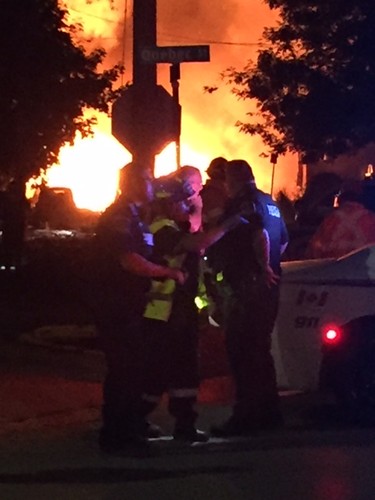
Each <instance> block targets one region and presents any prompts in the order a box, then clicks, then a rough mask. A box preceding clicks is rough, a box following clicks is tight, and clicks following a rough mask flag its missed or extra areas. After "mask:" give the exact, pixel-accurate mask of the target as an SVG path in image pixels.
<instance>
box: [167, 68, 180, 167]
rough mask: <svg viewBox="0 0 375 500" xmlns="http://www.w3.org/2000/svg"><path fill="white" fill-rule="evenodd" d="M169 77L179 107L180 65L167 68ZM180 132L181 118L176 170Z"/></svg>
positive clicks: (178, 138)
mask: <svg viewBox="0 0 375 500" xmlns="http://www.w3.org/2000/svg"><path fill="white" fill-rule="evenodd" d="M169 76H170V82H171V85H172V96H173V99H174V100H175V101H176V104H177V105H178V106H179V104H180V93H179V87H180V83H179V79H180V76H181V75H180V65H179V64H172V65H171V66H170V68H169ZM180 130H181V117H179V123H178V136H177V139H176V165H177V168H180V167H181V141H180Z"/></svg>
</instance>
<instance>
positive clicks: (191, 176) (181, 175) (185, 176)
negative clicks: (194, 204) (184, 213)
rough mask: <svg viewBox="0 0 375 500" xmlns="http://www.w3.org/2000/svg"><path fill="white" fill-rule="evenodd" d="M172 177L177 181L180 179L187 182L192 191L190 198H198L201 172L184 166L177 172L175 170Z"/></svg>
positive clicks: (201, 185)
mask: <svg viewBox="0 0 375 500" xmlns="http://www.w3.org/2000/svg"><path fill="white" fill-rule="evenodd" d="M174 176H175V177H176V178H177V179H181V180H182V181H185V182H188V183H189V184H190V186H191V187H192V188H193V191H194V193H193V195H192V196H191V198H195V197H196V196H199V193H200V192H201V191H202V188H203V180H202V174H201V171H200V170H199V169H198V168H196V167H192V166H190V165H184V166H183V167H180V168H179V169H178V170H176V172H174Z"/></svg>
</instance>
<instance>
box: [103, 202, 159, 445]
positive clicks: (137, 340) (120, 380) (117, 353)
mask: <svg viewBox="0 0 375 500" xmlns="http://www.w3.org/2000/svg"><path fill="white" fill-rule="evenodd" d="M96 244H97V252H98V255H99V256H100V257H99V262H98V267H97V270H96V273H95V274H96V276H97V279H96V289H97V294H96V295H97V297H96V310H95V314H96V324H97V329H98V332H99V335H100V341H101V345H102V348H103V351H104V353H105V356H106V362H107V375H106V379H105V382H104V388H103V415H102V417H103V429H102V432H101V440H102V442H104V443H109V444H110V443H112V442H113V443H114V444H120V443H121V442H123V441H126V440H127V439H129V438H131V437H132V436H134V435H135V434H137V432H138V430H139V429H138V427H139V425H140V424H141V422H140V421H139V410H140V398H141V393H142V386H141V384H142V375H143V373H142V372H143V354H144V339H143V332H142V328H141V321H142V313H143V310H144V306H145V302H146V292H147V290H148V289H149V286H150V280H149V279H148V278H143V277H140V276H137V275H135V274H131V273H129V272H127V271H125V270H124V269H123V268H122V267H121V265H120V262H119V257H120V255H122V254H124V253H126V252H134V253H137V254H140V255H141V256H143V257H145V258H148V257H149V256H150V255H151V250H152V235H151V234H150V231H149V229H148V226H147V225H145V224H144V222H142V219H141V217H140V214H139V210H138V208H137V207H136V205H134V204H131V203H128V202H127V201H126V199H125V198H124V197H121V198H120V199H119V200H118V201H117V202H115V203H114V204H113V205H111V206H110V207H109V208H108V209H107V210H106V211H105V212H104V214H103V215H102V217H101V219H100V221H99V224H98V228H97V235H96Z"/></svg>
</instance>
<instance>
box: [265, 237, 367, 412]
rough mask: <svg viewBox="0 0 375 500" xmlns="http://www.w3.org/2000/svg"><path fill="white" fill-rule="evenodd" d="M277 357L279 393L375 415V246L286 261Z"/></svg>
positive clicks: (275, 349) (275, 334)
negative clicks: (327, 395)
mask: <svg viewBox="0 0 375 500" xmlns="http://www.w3.org/2000/svg"><path fill="white" fill-rule="evenodd" d="M282 268H283V274H282V279H281V285H280V306H279V314H278V317H277V321H276V325H275V329H274V331H273V339H272V352H273V356H274V360H275V365H276V372H277V379H278V384H279V387H280V389H286V390H297V391H316V390H318V389H328V390H329V391H330V392H331V393H333V394H334V395H335V396H336V398H337V399H338V401H339V402H340V403H342V404H344V405H346V406H347V407H348V408H351V409H354V410H361V411H362V410H363V409H373V410H375V245H369V246H366V247H363V248H361V249H359V250H357V251H354V252H351V253H350V254H347V255H345V256H344V257H341V258H339V259H317V260H305V261H294V262H284V263H283V264H282Z"/></svg>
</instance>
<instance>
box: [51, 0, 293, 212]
mask: <svg viewBox="0 0 375 500" xmlns="http://www.w3.org/2000/svg"><path fill="white" fill-rule="evenodd" d="M66 3H67V7H68V9H69V15H70V21H71V22H74V23H76V22H79V23H81V24H82V26H83V29H84V31H83V36H84V39H80V40H79V41H80V43H82V44H84V46H85V47H87V49H88V50H92V49H93V48H95V47H97V46H101V47H104V48H105V49H106V51H107V54H108V55H107V60H106V64H107V65H108V66H111V65H113V64H115V63H118V62H121V63H124V65H125V74H124V76H123V81H122V82H119V84H120V83H121V84H125V83H126V82H128V81H131V79H132V75H131V68H132V62H131V59H132V5H131V4H132V2H130V1H128V0H115V1H114V2H112V7H111V2H110V1H109V0H96V1H94V2H92V3H87V2H86V0H66ZM157 10H158V45H201V44H207V45H210V49H211V62H209V63H186V64H182V65H181V80H180V103H181V105H182V132H181V164H189V165H194V166H196V167H198V168H199V169H201V171H202V172H204V171H205V169H206V168H207V166H208V164H209V162H210V160H211V159H212V158H214V157H216V156H224V157H226V158H228V159H234V158H244V159H246V160H247V161H249V163H251V165H252V166H253V169H254V171H255V174H256V177H257V182H258V185H259V187H260V188H262V189H264V190H266V191H270V187H271V177H272V165H271V164H270V161H269V158H263V157H260V156H259V155H260V154H261V153H262V152H264V149H265V148H264V146H263V144H262V143H261V142H260V140H259V139H257V138H253V137H250V136H248V135H245V134H241V133H239V131H238V129H237V128H236V127H235V125H234V124H235V122H236V120H238V119H242V120H246V112H247V111H249V109H250V103H249V102H248V101H246V102H239V101H237V100H236V99H235V98H234V97H233V96H232V95H231V93H230V88H229V87H225V86H224V87H222V88H220V89H219V90H218V91H217V92H215V93H214V94H206V93H204V92H203V87H204V85H214V84H218V83H219V84H220V79H219V74H220V72H221V71H223V70H224V69H226V68H227V67H229V66H235V67H237V68H242V67H243V66H244V65H245V63H246V62H247V60H248V59H249V58H254V57H255V56H256V49H257V42H258V39H259V38H260V35H261V32H262V29H263V27H264V26H265V25H269V24H270V22H271V21H272V18H271V14H270V12H269V11H268V8H267V7H266V6H265V5H264V4H263V3H262V2H261V0H254V1H253V2H239V1H238V0H225V1H224V0H223V2H217V1H216V0H187V1H185V2H173V3H171V2H169V0H158V6H157ZM249 19H250V20H251V24H249ZM124 20H125V23H124ZM243 44H246V45H243ZM158 83H159V84H162V85H163V86H164V87H165V88H166V89H167V90H168V91H169V92H171V88H170V83H169V65H167V64H161V65H159V66H158ZM110 130H111V122H110V118H109V117H108V116H103V115H98V125H97V127H96V128H95V129H94V136H93V138H87V139H80V138H77V140H76V141H75V144H74V146H73V147H71V146H65V147H63V148H62V149H61V152H60V156H59V164H58V165H54V166H53V167H51V168H50V170H49V171H48V173H47V180H48V184H49V185H50V186H61V187H62V186H65V187H69V188H71V189H72V191H73V197H74V200H75V203H76V205H77V206H78V207H79V208H88V209H90V210H94V211H102V210H104V208H105V207H106V206H108V205H109V204H110V203H111V202H112V201H113V199H114V197H115V194H116V190H117V180H118V171H119V169H120V168H121V167H122V166H123V165H124V164H126V163H127V162H128V161H130V160H131V155H130V154H129V152H128V151H127V150H126V149H125V148H124V147H123V146H122V145H121V144H119V143H118V141H117V140H116V139H115V138H114V137H113V136H112V135H111V132H110ZM175 168H176V153H175V145H174V144H170V145H169V146H168V147H167V148H166V149H165V150H164V151H163V152H162V153H161V154H160V155H159V156H158V157H157V158H156V161H155V175H156V176H159V175H162V174H165V173H168V172H170V171H172V170H174V169H175ZM296 175H297V161H296V160H295V159H294V158H291V157H290V156H289V157H284V158H282V159H280V160H279V163H278V165H277V167H276V170H275V179H274V182H275V186H274V193H275V192H277V191H278V190H280V189H285V188H287V189H288V190H289V192H290V191H291V190H293V189H294V188H295V177H296Z"/></svg>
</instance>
